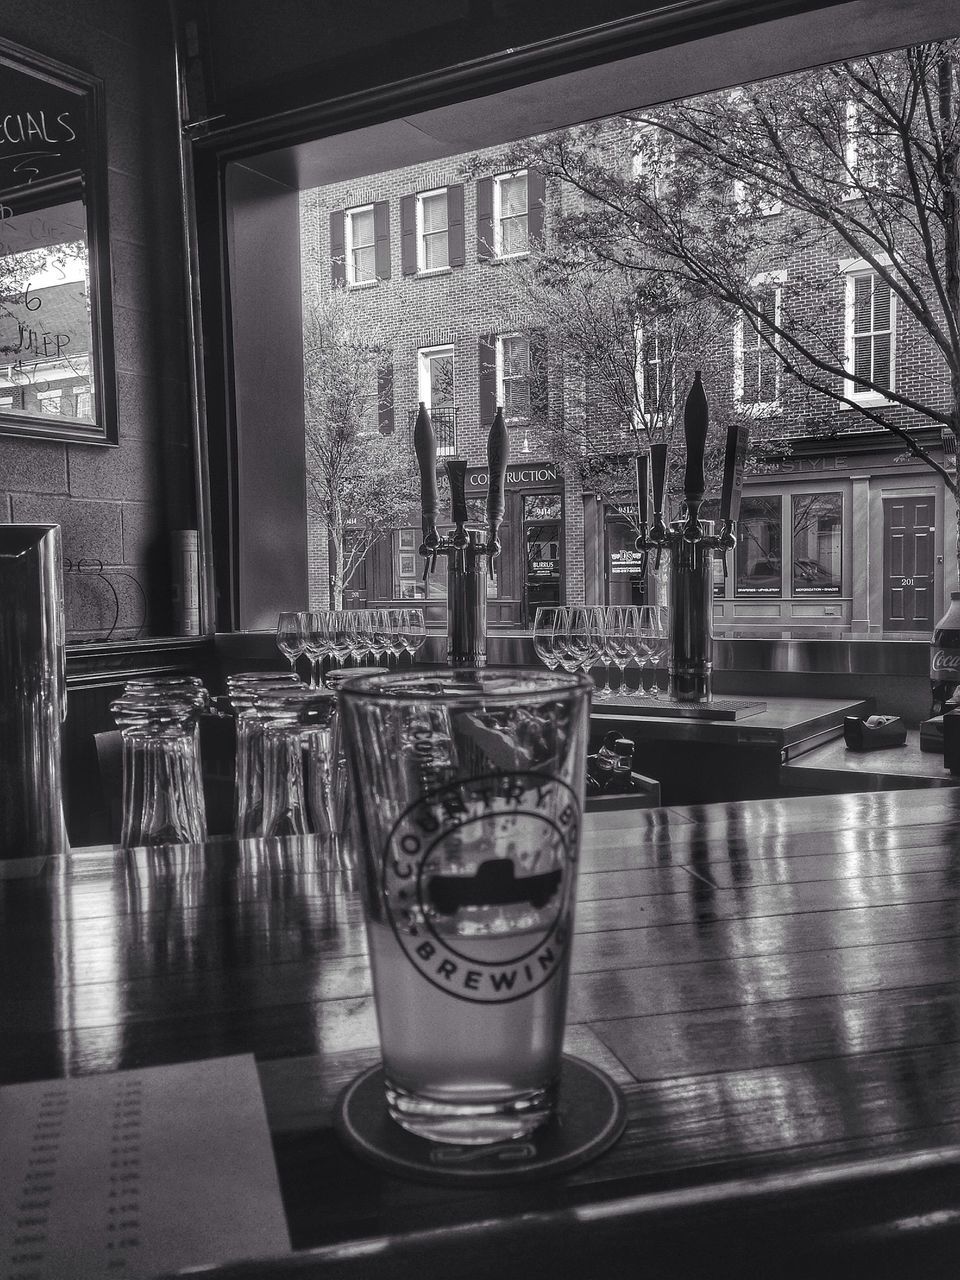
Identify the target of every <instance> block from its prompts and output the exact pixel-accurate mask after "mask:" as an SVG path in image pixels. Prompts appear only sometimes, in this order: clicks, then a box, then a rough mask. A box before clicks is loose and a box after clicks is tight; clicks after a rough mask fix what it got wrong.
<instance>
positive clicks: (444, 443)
mask: <svg viewBox="0 0 960 1280" xmlns="http://www.w3.org/2000/svg"><path fill="white" fill-rule="evenodd" d="M417 380H418V384H419V397H418V398H419V399H420V400H422V401H423V403H424V404H425V405H426V407H427V408H428V409H429V410H430V418H431V421H432V424H433V431H434V435H435V436H436V440H437V454H438V455H439V456H440V457H452V456H454V455H455V454H456V452H457V431H456V426H457V409H456V399H455V382H454V359H453V347H424V348H422V349H421V350H420V351H418V352H417Z"/></svg>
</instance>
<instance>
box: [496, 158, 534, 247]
mask: <svg viewBox="0 0 960 1280" xmlns="http://www.w3.org/2000/svg"><path fill="white" fill-rule="evenodd" d="M514 178H523V190H524V195H525V207H524V212H523V219H524V227H525V231H526V235H525V237H524V247H523V248H522V249H517V250H514V251H512V252H510V253H505V252H504V249H503V218H504V215H503V184H504V183H505V182H508V181H510V180H512V179H514ZM510 217H511V218H516V217H519V215H518V214H511V215H510ZM529 253H530V179H529V171H528V170H527V169H516V170H514V171H513V172H511V173H497V174H494V177H493V254H494V257H495V258H501V259H503V260H505V261H509V260H511V259H514V258H525V257H527V256H528V255H529Z"/></svg>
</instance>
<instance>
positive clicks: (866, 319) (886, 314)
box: [845, 267, 896, 403]
mask: <svg viewBox="0 0 960 1280" xmlns="http://www.w3.org/2000/svg"><path fill="white" fill-rule="evenodd" d="M845 301H846V305H845V312H846V314H845V322H846V323H845V328H846V363H847V370H848V373H849V374H850V375H851V376H850V377H849V378H848V379H847V381H846V386H845V391H846V394H847V395H848V396H850V397H851V398H852V399H854V400H861V401H865V402H873V403H882V402H883V401H884V400H885V398H886V397H885V395H884V393H885V392H887V391H892V390H893V388H894V386H895V383H896V299H895V297H894V293H893V290H892V289H891V288H890V285H889V284H888V283H887V281H886V280H884V279H883V278H882V276H880V275H879V274H878V273H877V272H876V271H872V270H857V269H856V268H855V267H853V268H849V269H848V270H847V279H846V300H845Z"/></svg>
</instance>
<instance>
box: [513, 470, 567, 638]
mask: <svg viewBox="0 0 960 1280" xmlns="http://www.w3.org/2000/svg"><path fill="white" fill-rule="evenodd" d="M523 548H524V591H523V614H524V617H523V625H524V626H528V627H529V626H532V625H533V619H534V617H535V616H536V612H537V609H538V608H540V607H541V605H551V604H560V602H561V600H562V599H563V573H562V566H563V554H562V548H563V501H562V498H561V496H560V494H559V493H543V494H540V493H531V494H524V495H523Z"/></svg>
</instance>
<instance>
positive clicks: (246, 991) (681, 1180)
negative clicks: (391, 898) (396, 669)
mask: <svg viewBox="0 0 960 1280" xmlns="http://www.w3.org/2000/svg"><path fill="white" fill-rule="evenodd" d="M14 870H16V866H15V864H8V865H7V866H6V867H5V868H4V867H3V864H0V1083H5V1084H6V1083H14V1082H18V1081H26V1080H37V1079H48V1078H59V1077H62V1076H72V1075H84V1074H88V1073H92V1072H113V1071H117V1070H121V1069H123V1068H127V1067H140V1066H148V1065H155V1064H162V1063H172V1062H179V1061H186V1060H191V1059H198V1058H206V1057H214V1056H219V1055H224V1054H234V1053H244V1052H249V1053H253V1054H254V1055H255V1057H256V1061H257V1064H258V1069H259V1074H260V1079H261V1084H262V1088H263V1094H264V1100H265V1103H266V1109H267V1115H268V1119H269V1123H270V1128H271V1133H272V1137H273V1142H274V1150H275V1155H276V1160H277V1167H278V1171H279V1175H280V1182H281V1188H282V1193H283V1198H284V1206H285V1209H286V1212H287V1218H288V1223H289V1226H290V1233H291V1239H292V1242H293V1246H294V1253H292V1254H291V1255H289V1256H288V1257H286V1258H281V1259H277V1260H276V1262H275V1263H274V1264H272V1265H269V1266H268V1265H266V1264H264V1263H263V1262H258V1263H257V1264H256V1265H254V1264H253V1263H251V1264H249V1265H242V1264H241V1265H234V1266H230V1267H222V1268H220V1269H219V1270H217V1271H216V1272H208V1273H207V1274H216V1275H218V1276H222V1277H227V1276H236V1277H241V1276H263V1275H277V1276H282V1275H287V1274H290V1275H296V1276H311V1277H312V1276H317V1277H324V1278H327V1277H335V1278H337V1280H339V1277H357V1278H362V1280H379V1278H380V1277H410V1276H417V1277H423V1278H424V1280H427V1278H428V1277H429V1278H430V1280H433V1278H434V1277H437V1278H440V1277H445V1276H447V1275H450V1276H451V1277H453V1276H455V1277H457V1280H473V1278H474V1277H476V1278H477V1280H479V1278H480V1277H485V1278H486V1277H489V1276H490V1275H498V1276H504V1277H506V1278H507V1280H512V1278H513V1277H516V1280H521V1278H523V1280H527V1278H528V1277H544V1278H546V1277H551V1278H552V1280H556V1278H557V1277H571V1280H572V1277H577V1278H578V1280H594V1278H596V1280H610V1278H614V1280H615V1278H616V1277H620V1276H623V1277H627V1276H631V1277H634V1276H645V1275H651V1276H656V1277H668V1276H669V1277H678V1278H679V1280H685V1278H686V1277H690V1276H696V1277H699V1276H701V1275H702V1276H707V1275H709V1276H710V1277H717V1276H725V1275H730V1276H737V1277H743V1276H754V1275H756V1276H757V1277H760V1276H763V1277H765V1280H769V1277H777V1278H779V1277H782V1276H791V1277H793V1276H795V1277H797V1280H800V1277H803V1278H804V1280H812V1277H813V1276H815V1275H816V1276H819V1275H823V1276H828V1277H829V1276H832V1275H835V1274H836V1275H843V1276H845V1277H852V1276H860V1275H863V1276H870V1277H876V1276H887V1275H889V1276H898V1277H913V1276H920V1275H922V1276H924V1277H925V1278H926V1277H930V1276H936V1277H939V1276H944V1277H946V1276H948V1275H949V1276H951V1277H953V1276H954V1275H955V1274H956V1272H957V1264H958V1260H960V946H958V941H960V939H958V932H960V791H955V790H953V789H949V788H944V789H931V790H917V791H887V792H874V793H865V794H854V795H845V796H826V797H816V798H813V799H808V798H802V797H801V798H790V799H786V800H765V801H750V802H743V803H737V804H727V805H706V806H696V807H688V808H674V809H651V810H630V811H622V812H618V813H613V814H602V815H590V816H588V818H587V820H586V835H585V840H584V847H583V856H582V865H581V873H580V890H579V905H578V912H577V932H576V939H575V945H574V953H573V975H574V976H573V979H572V983H571V994H570V1003H569V1018H568V1031H567V1048H568V1050H569V1051H570V1052H572V1053H574V1054H577V1055H578V1056H580V1057H582V1058H586V1059H588V1060H590V1061H591V1062H594V1063H596V1064H597V1065H599V1066H601V1067H603V1068H605V1069H606V1070H607V1071H608V1072H609V1074H610V1075H611V1076H613V1078H614V1079H616V1080H617V1081H618V1082H619V1083H620V1085H621V1086H622V1088H623V1090H624V1092H625V1094H626V1098H627V1102H628V1110H629V1120H628V1125H627V1130H626V1132H625V1134H624V1136H623V1137H622V1138H621V1140H620V1141H619V1142H618V1143H617V1145H616V1146H615V1147H613V1148H612V1149H611V1150H610V1151H609V1152H607V1153H606V1154H605V1155H603V1156H601V1157H600V1158H599V1159H597V1160H596V1161H594V1162H593V1163H591V1164H589V1165H585V1166H583V1167H582V1168H580V1169H578V1170H576V1171H575V1172H573V1173H570V1174H567V1175H565V1176H562V1177H558V1178H553V1179H545V1180H544V1181H542V1182H540V1183H537V1184H535V1185H531V1186H522V1187H518V1186H511V1187H509V1188H505V1189H503V1190H475V1189H463V1188H461V1187H456V1186H450V1187H442V1186H441V1187H436V1186H434V1187H431V1186H426V1185H420V1184H417V1183H415V1182H410V1181H404V1180H401V1179H399V1178H395V1177H392V1176H389V1175H387V1174H384V1173H381V1172H379V1171H378V1170H376V1169H374V1168H372V1167H369V1166H367V1165H366V1164H364V1163H362V1162H361V1161H360V1160H358V1159H357V1158H356V1157H355V1156H353V1155H352V1154H351V1153H349V1152H348V1151H347V1150H345V1149H344V1148H343V1147H342V1145H341V1144H340V1141H339V1139H338V1138H337V1137H336V1135H335V1134H334V1132H333V1130H332V1128H331V1113H332V1108H333V1104H334V1100H335V1098H336V1096H337V1094H338V1092H339V1090H340V1089H341V1088H342V1087H343V1086H344V1085H345V1084H346V1083H347V1082H348V1081H349V1080H350V1079H351V1078H352V1077H353V1076H354V1075H355V1074H356V1073H357V1072H359V1071H360V1070H362V1069H364V1068H365V1067H367V1066H369V1065H371V1064H373V1063H375V1062H376V1061H377V1058H378V1051H377V1035H376V1024H375V1018H374V1012H373V1007H372V998H371V995H370V981H369V974H368V968H367V960H366V944H365V938H364V931H363V925H362V918H361V908H360V901H359V896H358V890H357V884H356V877H355V873H354V871H353V870H352V869H351V867H350V866H349V865H346V863H345V862H344V860H343V859H342V857H339V856H338V855H337V854H336V853H335V852H334V851H332V850H330V849H329V848H328V847H326V846H325V845H324V844H323V843H322V842H321V841H319V840H317V839H313V838H306V839H302V840H287V841H245V842H242V843H236V842H229V841H228V842H223V843H214V842H212V843H210V844H208V845H206V846H195V847H174V846H171V847H166V848H164V849H160V850H152V851H147V850H138V851H134V852H127V853H124V852H119V851H116V850H112V849H101V850H90V851H86V852H84V851H78V852H75V853H74V854H73V855H71V856H70V857H69V858H65V859H50V860H48V861H47V863H46V865H45V866H44V867H43V868H42V869H41V870H40V871H39V872H38V873H36V874H28V875H23V876H21V877H19V878H16V877H14V876H13V875H11V872H12V871H14Z"/></svg>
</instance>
